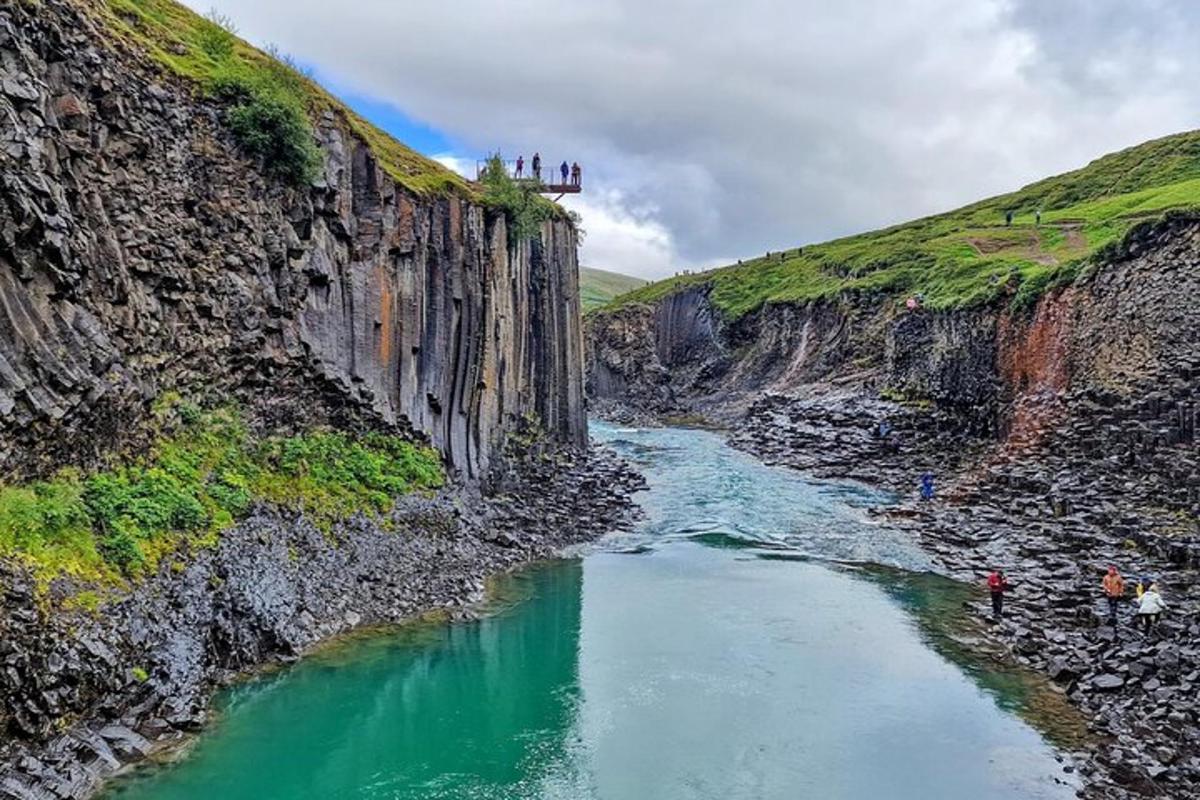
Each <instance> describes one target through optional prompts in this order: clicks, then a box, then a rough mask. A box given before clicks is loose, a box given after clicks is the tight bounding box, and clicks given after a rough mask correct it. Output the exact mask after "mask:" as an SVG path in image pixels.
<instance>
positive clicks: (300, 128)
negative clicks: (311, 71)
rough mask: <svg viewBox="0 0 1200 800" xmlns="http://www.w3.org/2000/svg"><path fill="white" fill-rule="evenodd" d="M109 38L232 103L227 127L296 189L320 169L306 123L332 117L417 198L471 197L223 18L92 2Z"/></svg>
mask: <svg viewBox="0 0 1200 800" xmlns="http://www.w3.org/2000/svg"><path fill="white" fill-rule="evenodd" d="M85 5H86V7H87V8H89V9H93V10H94V11H95V12H96V15H97V16H98V18H99V20H100V21H101V22H102V23H103V24H104V25H105V26H106V27H107V28H108V30H110V31H111V32H112V34H113V35H114V36H115V37H117V38H119V39H121V40H123V41H124V42H126V43H127V44H129V45H132V46H134V47H137V48H141V49H143V50H145V51H146V52H147V53H148V54H149V55H150V56H151V57H152V58H153V59H154V60H155V61H157V62H158V63H159V64H160V65H162V66H163V67H164V68H166V69H167V70H168V71H169V72H171V73H174V74H176V75H179V76H182V77H184V78H187V79H189V80H191V81H194V82H195V84H196V85H197V87H199V88H200V89H201V90H202V91H205V92H207V93H209V94H211V95H213V96H216V97H220V98H222V99H224V100H226V101H227V102H228V103H229V104H230V107H231V108H230V112H229V115H228V118H229V124H230V126H231V128H232V129H233V131H234V133H235V134H236V135H237V136H238V139H239V140H240V141H241V142H242V144H243V146H245V147H246V149H247V150H248V151H249V152H250V153H252V154H254V155H256V156H258V157H260V158H262V159H263V162H264V164H265V165H266V166H267V168H268V169H269V170H270V171H272V172H274V173H276V174H278V175H280V176H281V177H283V178H285V179H288V180H292V181H294V182H297V183H302V182H304V181H305V180H308V179H310V178H311V177H312V176H313V174H314V173H315V170H316V168H317V166H318V164H319V161H318V160H317V158H318V153H317V150H316V145H315V144H314V139H313V133H312V125H311V122H310V120H312V119H315V118H317V117H319V116H320V115H321V114H323V113H324V112H326V111H332V112H333V113H334V114H335V115H336V116H337V117H339V118H340V119H341V120H342V122H343V124H344V125H345V126H346V127H347V128H348V129H349V130H351V131H353V132H354V133H355V134H357V135H358V136H359V137H360V138H362V139H363V140H364V141H365V142H366V143H367V144H368V145H369V146H370V147H371V149H372V150H373V151H374V153H375V155H376V157H377V158H378V159H379V163H380V164H381V165H382V167H383V168H384V170H385V171H387V173H388V174H389V175H391V177H392V178H394V179H395V180H396V181H397V182H398V183H400V184H401V185H403V186H405V187H406V188H408V189H410V190H411V191H413V192H416V193H418V194H445V193H459V194H463V195H469V194H470V193H471V190H470V188H469V186H468V184H467V182H466V181H464V180H463V179H462V178H461V177H459V176H458V175H456V174H455V173H454V172H452V171H451V170H449V169H446V168H445V167H443V166H442V165H440V164H438V163H437V162H436V161H433V160H432V159H429V158H425V157H424V156H422V155H420V154H419V153H417V152H416V151H414V150H411V149H410V148H408V147H406V146H404V145H403V144H401V143H400V142H398V141H396V140H395V139H393V138H392V137H390V136H389V135H388V134H386V133H384V132H383V131H381V130H380V129H378V128H376V127H375V126H373V125H371V124H370V123H369V122H367V121H366V120H364V119H362V118H361V117H359V116H358V115H357V114H355V113H354V112H352V111H351V110H350V109H348V108H347V107H346V106H345V105H344V104H343V103H342V102H341V101H339V100H337V99H336V98H335V97H333V96H332V95H330V94H329V93H328V92H326V91H325V90H324V89H323V88H322V87H321V86H319V85H318V84H317V83H315V82H314V81H313V80H311V79H310V78H309V77H308V76H307V75H305V74H304V73H303V72H302V71H300V70H298V69H297V68H296V66H295V64H294V63H293V62H292V61H291V60H290V59H288V58H287V57H286V56H281V55H280V54H279V53H274V52H272V53H264V52H263V51H261V50H258V49H256V48H254V47H252V46H250V45H249V44H247V43H246V42H244V41H242V40H241V39H239V38H238V37H237V36H236V35H235V34H234V32H233V30H232V26H231V25H230V24H229V23H228V21H227V20H225V19H223V18H220V17H216V16H212V17H210V18H206V17H202V16H199V15H198V14H195V13H194V12H192V11H190V10H189V9H187V8H185V7H183V6H181V5H179V4H178V3H176V2H174V1H173V0H92V2H89V3H87V4H85Z"/></svg>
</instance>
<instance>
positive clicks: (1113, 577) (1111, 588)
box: [1101, 566, 1125, 625]
mask: <svg viewBox="0 0 1200 800" xmlns="http://www.w3.org/2000/svg"><path fill="white" fill-rule="evenodd" d="M1101 585H1102V586H1103V587H1104V599H1105V600H1107V601H1108V621H1109V623H1111V624H1113V625H1116V624H1117V605H1118V604H1119V603H1120V602H1121V598H1123V597H1124V596H1125V579H1124V578H1122V577H1121V573H1119V572H1117V568H1116V567H1111V566H1110V567H1109V568H1108V574H1107V575H1105V576H1104V580H1103V581H1101Z"/></svg>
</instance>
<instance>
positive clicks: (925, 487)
mask: <svg viewBox="0 0 1200 800" xmlns="http://www.w3.org/2000/svg"><path fill="white" fill-rule="evenodd" d="M921 499H922V500H932V499H933V476H932V475H930V474H929V473H928V472H926V473H925V474H924V475H922V476H921Z"/></svg>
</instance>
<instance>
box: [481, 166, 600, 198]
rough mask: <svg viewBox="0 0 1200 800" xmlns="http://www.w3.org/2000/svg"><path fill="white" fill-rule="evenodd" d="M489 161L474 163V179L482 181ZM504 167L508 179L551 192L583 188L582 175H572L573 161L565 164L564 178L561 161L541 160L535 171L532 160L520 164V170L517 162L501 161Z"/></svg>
mask: <svg viewBox="0 0 1200 800" xmlns="http://www.w3.org/2000/svg"><path fill="white" fill-rule="evenodd" d="M490 163H491V160H490V159H485V160H481V161H476V162H475V177H476V180H482V179H483V173H484V172H485V171H486V170H487V167H488V164H490ZM501 163H502V164H503V165H504V171H505V172H506V173H507V174H508V176H509V177H510V178H512V179H513V180H515V181H529V182H531V183H538V184H542V185H544V186H546V187H547V189H549V190H551V191H562V190H564V189H569V188H579V187H582V186H583V174H582V172H581V173H580V174H579V175H574V174H573V172H572V169H571V166H572V165H573V164H574V163H575V162H573V161H568V162H566V164H567V174H566V176H565V177H564V176H563V174H562V164H563V162H562V161H551V160H549V159H545V158H543V159H542V161H541V165H540V166H541V168H540V169H539V170H537V171H535V170H534V169H533V159H532V158H527V159H525V160H524V162H523V163H522V164H521V169H517V161H515V160H513V161H508V160H505V161H501Z"/></svg>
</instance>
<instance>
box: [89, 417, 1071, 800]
mask: <svg viewBox="0 0 1200 800" xmlns="http://www.w3.org/2000/svg"><path fill="white" fill-rule="evenodd" d="M592 435H593V437H594V438H596V439H598V440H600V441H604V442H607V443H609V444H610V445H611V446H612V447H614V448H616V449H617V450H618V451H620V452H621V453H622V454H623V455H625V456H626V457H627V458H629V459H630V460H631V461H633V462H635V463H636V464H637V466H638V467H639V468H640V469H641V470H642V471H643V472H644V474H645V475H646V477H647V480H648V481H649V484H650V490H649V491H648V492H645V493H643V494H641V495H639V501H640V502H641V504H642V505H643V507H644V508H645V511H646V518H645V519H644V520H643V521H641V522H640V523H638V524H637V525H636V527H635V528H634V529H633V530H631V531H627V532H622V533H618V534H613V535H612V536H610V537H609V538H607V539H606V540H604V541H602V542H600V543H599V544H597V545H596V546H595V547H593V548H591V549H589V550H587V551H585V552H583V553H581V554H579V555H578V557H575V558H570V559H565V560H562V561H558V562H554V563H551V564H546V565H541V566H538V567H535V568H532V569H528V570H525V571H523V572H520V573H518V574H515V575H513V576H510V577H507V578H505V579H503V580H502V581H500V582H499V584H500V586H499V598H500V599H499V600H498V601H497V603H496V604H495V608H494V613H491V614H488V615H486V616H484V618H483V619H481V620H478V621H473V622H462V623H454V624H436V625H435V624H423V625H414V626H411V627H407V628H404V629H402V630H400V631H398V632H390V633H381V634H378V635H375V636H371V637H361V638H358V639H356V640H355V641H353V642H349V643H346V644H344V645H342V646H339V647H335V648H331V649H329V650H326V651H323V652H321V653H318V654H316V655H314V656H313V657H311V658H309V659H306V660H305V661H303V662H301V663H300V664H298V665H296V666H294V667H293V668H291V669H287V670H284V671H281V672H278V673H274V674H271V675H266V676H263V677H260V678H257V679H254V680H251V681H249V682H246V683H244V684H241V685H238V686H236V687H234V688H232V689H230V690H228V691H226V692H225V693H224V694H223V695H222V696H221V697H220V698H219V701H218V709H219V715H218V721H217V722H216V724H215V725H213V727H212V728H211V730H209V731H208V732H206V733H204V734H203V735H202V736H201V737H200V738H199V740H198V741H197V743H196V746H195V747H194V749H192V750H191V751H190V753H189V754H188V755H187V757H185V758H183V759H182V760H180V761H178V762H177V763H174V764H171V765H168V766H154V767H145V768H142V769H140V770H137V771H136V772H135V773H134V774H132V775H130V776H126V777H124V778H122V779H120V780H118V781H117V782H115V783H114V784H113V786H112V787H111V790H110V792H109V794H108V795H106V797H107V798H108V800H269V799H271V798H279V799H280V800H302V799H303V800H310V799H311V800H351V799H352V798H353V799H355V800H410V799H411V800H417V799H418V798H420V799H421V800H432V799H435V798H455V799H457V798H462V799H463V800H467V799H475V798H479V799H484V798H487V799H489V800H490V799H492V798H495V799H496V800H500V799H501V798H504V799H505V800H507V799H509V798H514V799H515V798H531V799H532V798H545V799H550V798H563V799H564V800H565V799H567V798H580V799H581V800H589V799H593V798H594V799H597V800H685V799H686V800H700V798H711V799H712V800H741V799H742V798H745V799H746V800H751V799H754V800H758V799H762V800H773V799H774V798H779V800H784V799H785V798H786V799H787V800H792V799H793V798H800V799H803V798H813V799H814V800H818V799H819V800H841V799H844V800H957V799H958V798H969V799H970V800H1001V799H1002V798H1003V799H1004V800H1012V799H1013V798H1018V799H1023V798H1029V799H1031V800H1040V799H1041V798H1069V797H1073V796H1074V793H1075V787H1074V786H1073V785H1072V784H1071V783H1070V778H1071V776H1070V775H1068V774H1066V773H1065V772H1064V769H1063V765H1062V764H1061V763H1059V761H1058V760H1057V759H1056V757H1055V756H1056V751H1055V749H1054V747H1053V746H1052V745H1051V744H1050V743H1049V742H1048V741H1047V739H1046V738H1044V736H1043V734H1042V733H1039V731H1038V730H1037V729H1035V728H1034V727H1032V726H1031V725H1030V724H1029V723H1027V722H1026V721H1025V719H1035V720H1036V718H1037V715H1036V714H1032V713H1030V712H1031V706H1032V705H1034V704H1035V702H1036V698H1037V696H1038V695H1039V694H1045V692H1039V690H1038V689H1037V687H1036V685H1035V682H1033V681H1032V680H1031V679H1028V678H1027V677H1026V676H1021V675H1016V674H1008V673H1004V672H999V671H997V670H996V669H994V668H991V667H988V666H986V663H984V664H981V663H977V662H978V661H979V659H975V660H973V659H972V658H971V657H970V656H969V655H967V656H965V655H964V652H965V651H964V648H963V647H961V646H959V645H960V644H961V643H960V642H959V640H958V639H956V638H955V637H954V636H953V635H950V634H947V633H946V632H945V629H944V626H943V625H942V624H941V623H942V622H944V621H945V619H946V618H950V617H955V616H961V614H960V613H959V612H960V610H961V608H962V600H963V599H964V597H965V592H967V591H968V590H966V589H964V588H963V587H961V586H958V585H955V584H951V583H950V582H949V581H945V580H943V579H940V578H936V577H935V576H932V575H929V574H926V573H925V569H926V567H927V563H926V561H925V559H924V557H923V556H922V554H921V553H920V551H919V550H918V549H916V548H915V547H914V546H913V545H912V544H911V543H910V542H908V541H907V540H905V539H904V538H901V537H899V536H898V535H896V534H891V533H889V532H888V531H887V530H886V529H884V528H882V527H880V526H877V525H874V524H872V523H871V521H870V519H869V517H868V515H867V513H866V508H867V507H868V506H870V505H872V504H874V503H877V502H880V501H881V500H884V499H886V498H883V497H882V496H880V495H877V494H873V493H872V492H870V491H869V490H865V489H863V488H861V487H857V486H853V485H848V484H838V483H831V482H817V481H811V480H806V479H804V478H802V477H800V476H798V475H796V474H794V473H790V472H787V471H784V470H781V469H777V468H772V467H767V466H764V465H762V464H760V463H758V462H756V461H755V460H754V459H752V458H750V457H749V456H746V455H744V454H741V453H738V452H736V451H734V450H731V449H730V448H728V447H726V446H725V445H724V443H723V441H722V439H721V437H720V436H718V435H716V434H713V433H709V432H705V431H697V430H686V429H671V428H668V429H661V430H636V431H635V430H622V429H617V428H613V427H609V426H604V425H599V424H593V428H592ZM960 638H961V637H960ZM983 661H985V662H986V661H987V660H986V659H984V660H983ZM1051 694H1052V693H1051ZM1052 713H1053V712H1052ZM1041 727H1042V728H1043V729H1046V730H1048V729H1047V728H1046V726H1041Z"/></svg>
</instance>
